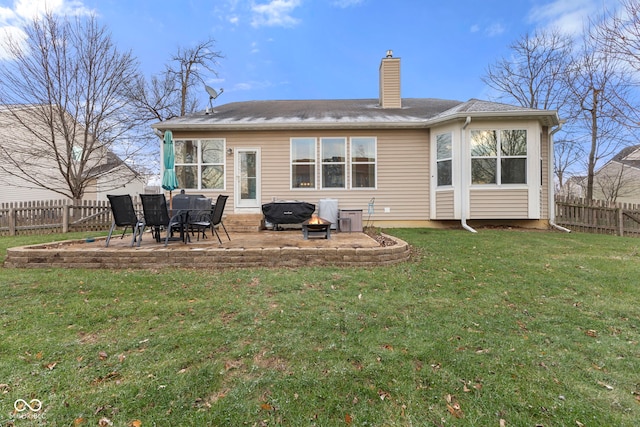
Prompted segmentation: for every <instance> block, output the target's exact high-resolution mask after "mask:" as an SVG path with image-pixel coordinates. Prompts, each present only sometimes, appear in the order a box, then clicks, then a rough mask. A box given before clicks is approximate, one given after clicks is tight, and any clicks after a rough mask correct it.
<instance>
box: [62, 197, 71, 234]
mask: <svg viewBox="0 0 640 427" xmlns="http://www.w3.org/2000/svg"><path fill="white" fill-rule="evenodd" d="M69 208H70V205H68V204H65V205H64V206H63V207H62V232H63V233H68V232H69Z"/></svg>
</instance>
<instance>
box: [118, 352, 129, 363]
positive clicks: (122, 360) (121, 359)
mask: <svg viewBox="0 0 640 427" xmlns="http://www.w3.org/2000/svg"><path fill="white" fill-rule="evenodd" d="M126 358H127V356H126V355H124V354H120V355H119V356H118V361H119V362H120V363H122V362H124V359H126Z"/></svg>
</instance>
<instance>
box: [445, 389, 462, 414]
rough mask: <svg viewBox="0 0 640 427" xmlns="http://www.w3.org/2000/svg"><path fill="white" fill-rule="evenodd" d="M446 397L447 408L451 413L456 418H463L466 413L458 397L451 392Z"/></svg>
mask: <svg viewBox="0 0 640 427" xmlns="http://www.w3.org/2000/svg"><path fill="white" fill-rule="evenodd" d="M444 398H445V400H446V401H447V410H448V411H449V413H450V414H451V415H453V416H454V417H456V418H463V417H464V413H463V412H462V408H461V407H460V404H459V403H458V401H457V400H456V398H455V397H454V396H452V395H450V394H447V395H446V396H445V397H444Z"/></svg>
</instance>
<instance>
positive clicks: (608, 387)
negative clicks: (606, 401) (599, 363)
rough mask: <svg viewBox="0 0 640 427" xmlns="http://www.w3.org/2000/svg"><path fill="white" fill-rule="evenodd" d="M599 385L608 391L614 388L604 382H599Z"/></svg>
mask: <svg viewBox="0 0 640 427" xmlns="http://www.w3.org/2000/svg"><path fill="white" fill-rule="evenodd" d="M598 385H601V386H602V387H604V388H606V389H607V390H613V387H612V386H610V385H609V384H605V383H603V382H602V381H598Z"/></svg>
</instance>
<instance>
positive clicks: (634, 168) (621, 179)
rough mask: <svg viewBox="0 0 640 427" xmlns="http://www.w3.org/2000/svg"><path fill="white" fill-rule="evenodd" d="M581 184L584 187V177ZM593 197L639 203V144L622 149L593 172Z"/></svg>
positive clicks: (608, 200) (607, 200)
mask: <svg viewBox="0 0 640 427" xmlns="http://www.w3.org/2000/svg"><path fill="white" fill-rule="evenodd" d="M583 185H584V187H585V188H586V178H585V180H584V182H583ZM593 198H594V199H595V200H604V201H606V202H619V203H634V204H639V203H640V145H633V146H630V147H626V148H624V149H622V150H621V151H620V152H618V153H617V154H616V155H615V156H613V157H612V158H611V159H610V160H609V161H608V162H607V163H605V164H604V165H603V166H602V167H601V168H600V169H598V170H597V171H596V172H595V174H594V178H593Z"/></svg>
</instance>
